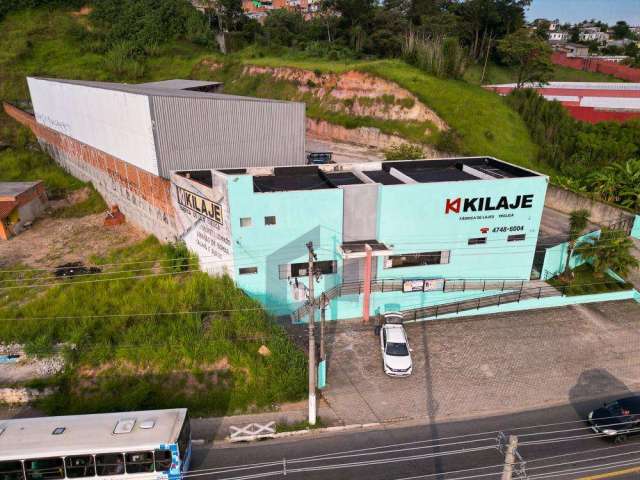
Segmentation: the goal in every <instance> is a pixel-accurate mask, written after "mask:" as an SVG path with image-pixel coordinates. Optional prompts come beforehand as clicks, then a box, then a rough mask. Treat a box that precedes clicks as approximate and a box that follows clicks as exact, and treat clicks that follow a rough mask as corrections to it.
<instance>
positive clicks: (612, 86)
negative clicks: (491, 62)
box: [485, 82, 640, 91]
mask: <svg viewBox="0 0 640 480" xmlns="http://www.w3.org/2000/svg"><path fill="white" fill-rule="evenodd" d="M517 86H518V85H517V84H516V83H501V84H496V85H485V87H486V88H500V87H502V88H516V87H517ZM525 87H528V88H537V89H542V90H544V89H549V88H562V89H569V90H572V89H581V90H630V91H637V90H640V83H624V82H549V83H544V84H540V83H528V84H526V85H525Z"/></svg>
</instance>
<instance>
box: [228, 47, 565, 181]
mask: <svg viewBox="0 0 640 480" xmlns="http://www.w3.org/2000/svg"><path fill="white" fill-rule="evenodd" d="M240 58H241V61H242V62H244V63H246V64H253V65H258V66H268V67H295V68H302V69H305V70H311V71H319V72H333V73H341V72H345V71H349V70H361V71H365V72H369V73H371V74H373V75H377V76H380V77H382V78H385V79H387V80H390V81H393V82H396V83H398V84H399V85H400V86H402V87H404V88H406V89H407V90H409V91H411V92H412V93H413V94H415V95H416V97H418V99H419V100H421V101H422V102H423V103H425V104H426V105H427V106H428V107H429V108H431V109H433V110H434V111H435V112H436V113H437V114H438V115H439V116H440V117H441V118H442V119H443V120H444V121H445V122H446V123H447V124H448V125H450V126H451V127H453V128H454V129H455V130H456V132H458V134H460V136H461V147H462V148H461V149H462V152H460V153H464V154H467V155H491V156H495V157H497V158H500V159H502V160H506V161H508V162H513V163H516V164H518V165H522V166H524V167H526V168H533V169H537V170H540V171H544V172H545V173H549V174H553V173H554V172H553V171H551V170H550V169H549V168H548V167H546V166H544V165H541V164H540V163H538V162H537V161H536V155H537V147H536V146H535V145H534V143H533V142H532V141H531V138H530V137H529V133H528V132H527V129H526V126H525V124H524V122H523V121H522V119H521V118H520V116H519V115H518V114H517V113H516V112H514V111H513V110H512V109H511V108H510V107H509V106H508V105H507V104H506V103H505V102H504V100H503V99H502V98H500V97H499V96H497V95H495V94H493V93H491V92H488V91H486V90H484V89H482V88H480V87H478V86H475V85H471V84H469V83H467V82H464V81H455V80H443V79H440V78H437V77H434V76H432V75H427V74H425V73H423V72H422V71H420V70H418V69H417V68H414V67H412V66H410V65H407V64H406V63H404V62H402V61H400V60H376V61H354V62H348V63H345V62H332V61H324V60H319V59H309V58H300V57H297V58H296V57H291V58H289V57H257V58H252V57H247V56H244V57H242V56H241V57H240Z"/></svg>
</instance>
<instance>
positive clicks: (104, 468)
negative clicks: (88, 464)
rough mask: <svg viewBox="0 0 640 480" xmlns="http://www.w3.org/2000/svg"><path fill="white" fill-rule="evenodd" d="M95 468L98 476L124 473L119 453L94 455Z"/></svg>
mask: <svg viewBox="0 0 640 480" xmlns="http://www.w3.org/2000/svg"><path fill="white" fill-rule="evenodd" d="M96 470H97V471H98V476H99V477H107V476H110V475H123V474H124V459H123V458H122V454H121V453H103V454H101V455H96Z"/></svg>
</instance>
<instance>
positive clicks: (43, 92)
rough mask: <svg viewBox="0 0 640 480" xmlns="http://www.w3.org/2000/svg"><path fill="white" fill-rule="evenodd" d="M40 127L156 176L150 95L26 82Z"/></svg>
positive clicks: (36, 81)
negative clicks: (49, 129) (47, 128)
mask: <svg viewBox="0 0 640 480" xmlns="http://www.w3.org/2000/svg"><path fill="white" fill-rule="evenodd" d="M27 81H28V83H29V92H30V94H31V101H32V103H33V110H34V112H35V116H36V120H37V121H38V123H40V124H41V125H44V126H46V127H49V128H51V129H52V130H55V131H56V132H59V133H62V134H64V135H66V136H68V137H71V138H74V139H76V140H78V141H80V142H82V143H85V144H87V145H91V146H92V147H94V148H96V149H98V150H101V151H103V152H106V153H108V154H110V155H113V156H114V157H117V158H119V159H121V160H124V161H125V162H127V163H129V164H131V165H135V166H137V167H139V168H141V169H143V170H145V171H147V172H149V173H153V174H154V175H158V162H157V156H156V148H155V144H154V139H153V125H152V122H151V112H150V105H149V97H147V96H145V95H137V94H133V93H129V92H122V91H114V90H107V89H104V88H93V87H88V86H84V85H74V84H70V83H63V82H57V81H55V80H43V79H37V78H28V79H27Z"/></svg>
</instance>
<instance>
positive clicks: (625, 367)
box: [323, 301, 640, 423]
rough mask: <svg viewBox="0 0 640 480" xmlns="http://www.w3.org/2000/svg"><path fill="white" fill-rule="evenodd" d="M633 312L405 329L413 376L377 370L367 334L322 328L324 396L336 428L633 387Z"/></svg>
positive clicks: (596, 308)
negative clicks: (325, 335)
mask: <svg viewBox="0 0 640 480" xmlns="http://www.w3.org/2000/svg"><path fill="white" fill-rule="evenodd" d="M639 327H640V304H638V303H636V302H634V301H625V302H610V303H600V304H589V305H578V306H572V307H565V308H557V309H548V310H537V311H526V312H515V313H508V314H501V315H493V316H483V317H469V318H467V319H457V320H440V321H431V322H422V323H418V324H411V325H407V326H406V330H407V334H408V337H409V342H410V345H411V348H412V349H413V352H412V359H413V365H414V367H413V374H412V375H411V376H410V377H408V378H390V377H387V376H386V375H385V374H384V373H383V370H382V357H381V352H380V346H379V338H378V337H376V336H375V334H374V328H373V326H372V325H371V326H364V325H362V324H360V323H352V322H338V323H333V324H331V325H330V327H329V332H330V334H329V335H328V340H327V343H328V346H327V352H328V359H327V360H328V387H327V389H325V390H324V391H323V396H324V398H325V400H326V402H327V403H328V404H329V406H330V407H331V408H332V409H333V411H334V412H335V414H336V415H337V416H338V417H339V418H341V419H342V420H343V421H344V422H345V423H369V422H378V421H389V420H397V419H410V418H420V419H424V418H427V419H430V420H436V419H438V420H443V419H459V418H465V417H476V416H482V415H483V414H490V413H491V414H494V415H495V414H500V413H509V412H514V411H520V410H526V409H533V408H538V407H544V406H551V405H556V404H562V403H567V402H573V401H578V400H580V399H585V398H590V397H598V396H603V395H607V394H609V393H610V394H611V395H613V396H615V394H620V393H624V392H625V391H628V390H635V389H640V369H639V368H638V367H639V366H640V355H639V353H640V329H639Z"/></svg>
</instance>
